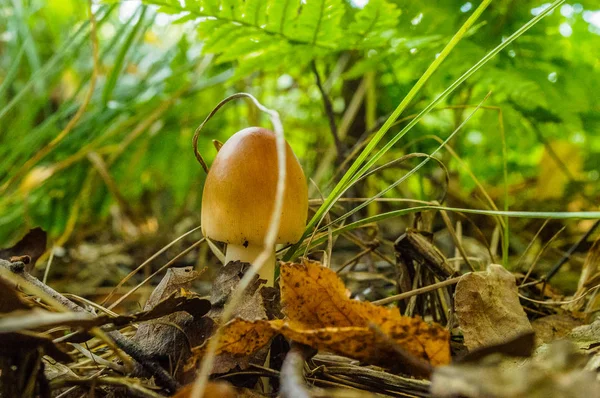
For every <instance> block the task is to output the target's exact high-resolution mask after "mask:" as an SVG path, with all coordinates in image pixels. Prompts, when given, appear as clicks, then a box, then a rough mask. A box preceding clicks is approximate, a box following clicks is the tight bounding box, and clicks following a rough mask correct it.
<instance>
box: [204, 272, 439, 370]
mask: <svg viewBox="0 0 600 398" xmlns="http://www.w3.org/2000/svg"><path fill="white" fill-rule="evenodd" d="M280 283H281V288H282V299H283V304H284V313H285V314H286V315H287V319H284V320H271V321H267V320H244V319H239V318H238V319H233V320H232V321H230V322H229V323H228V324H227V325H225V326H224V328H223V334H222V336H221V339H220V343H219V348H218V350H217V354H218V355H223V354H227V355H232V356H234V357H247V356H249V355H251V354H253V353H254V352H256V351H257V350H258V349H260V348H262V347H264V346H266V345H267V344H268V343H269V341H270V340H271V339H272V338H273V337H274V336H275V335H276V334H278V333H281V334H283V335H284V336H285V337H287V338H289V339H292V340H294V341H297V342H299V343H303V344H306V345H309V346H311V347H313V348H317V349H320V350H326V351H331V352H334V353H337V354H341V355H345V356H348V357H351V358H355V359H359V360H361V361H364V362H369V363H373V364H378V365H382V366H387V367H392V368H393V367H396V366H397V365H398V364H399V363H404V365H407V363H406V362H410V364H411V365H414V367H415V369H410V366H405V367H404V368H403V370H405V371H411V370H412V371H414V372H415V374H419V375H422V374H423V373H424V372H423V371H422V369H423V368H427V367H428V366H429V365H428V363H430V364H431V365H442V364H447V363H449V362H450V347H449V333H448V332H447V331H446V330H445V329H443V328H442V327H441V326H439V325H430V324H427V323H425V322H423V321H422V320H421V319H420V318H410V317H404V316H401V315H400V314H399V312H398V310H397V309H396V308H384V307H380V306H375V305H373V304H371V303H365V302H359V301H356V300H352V299H350V298H349V294H348V292H347V291H346V289H345V287H344V285H343V283H342V281H341V280H340V279H339V278H338V276H337V274H336V273H335V272H333V271H331V270H330V269H327V268H324V267H322V266H321V265H320V264H318V263H316V262H305V263H303V264H292V263H286V264H282V266H281V280H280ZM204 349H205V346H202V347H197V348H196V349H195V350H194V356H193V357H194V358H195V359H198V358H200V357H201V356H202V355H203V353H204ZM409 357H411V358H409ZM425 361H427V362H425ZM417 368H418V369H417Z"/></svg>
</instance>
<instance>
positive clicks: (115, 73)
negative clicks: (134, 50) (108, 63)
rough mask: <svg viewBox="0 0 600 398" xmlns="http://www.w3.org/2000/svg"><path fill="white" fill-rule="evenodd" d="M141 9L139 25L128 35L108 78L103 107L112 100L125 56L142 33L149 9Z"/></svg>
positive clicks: (143, 7) (132, 17) (134, 15)
mask: <svg viewBox="0 0 600 398" xmlns="http://www.w3.org/2000/svg"><path fill="white" fill-rule="evenodd" d="M140 8H141V14H140V16H139V19H138V21H137V23H136V24H135V25H134V26H133V29H131V31H130V32H129V35H127V38H126V39H125V42H124V43H123V46H122V47H121V48H120V49H119V53H118V54H117V58H116V59H115V65H114V66H113V69H112V71H111V73H110V75H109V76H108V79H107V80H106V84H105V85H104V90H103V91H102V105H103V106H106V104H107V103H108V101H109V100H110V98H111V96H112V93H113V91H114V89H115V87H116V85H117V80H119V75H120V74H121V70H122V69H123V63H124V61H125V56H126V55H127V52H128V51H129V49H130V48H131V44H132V43H133V40H134V39H135V37H136V36H137V34H138V32H139V31H140V27H141V26H142V25H143V23H144V17H145V16H146V10H147V7H146V6H141V7H140ZM138 10H139V9H138ZM137 15H138V12H137V11H136V12H135V13H134V14H133V15H132V16H131V18H129V21H127V23H126V25H129V24H130V23H131V22H132V21H133V19H134V18H135V17H136V16H137Z"/></svg>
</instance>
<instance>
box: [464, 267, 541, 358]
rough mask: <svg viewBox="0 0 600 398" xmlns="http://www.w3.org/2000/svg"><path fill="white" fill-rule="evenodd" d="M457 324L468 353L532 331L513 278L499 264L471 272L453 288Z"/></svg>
mask: <svg viewBox="0 0 600 398" xmlns="http://www.w3.org/2000/svg"><path fill="white" fill-rule="evenodd" d="M455 308H456V316H457V318H458V324H459V326H460V329H461V330H462V332H463V335H464V339H465V345H466V347H467V348H468V349H469V350H474V349H477V348H481V347H485V346H489V345H495V344H499V343H502V342H505V341H507V340H510V339H511V338H513V337H516V336H518V335H520V334H524V333H529V332H531V331H532V328H531V325H530V323H529V320H528V319H527V315H526V314H525V311H524V310H523V307H521V304H520V303H519V296H518V294H517V285H516V282H515V277H514V276H513V275H512V274H511V273H510V272H508V271H507V270H505V269H504V268H503V267H502V266H501V265H497V264H490V265H489V266H488V269H487V271H481V272H473V273H470V274H467V275H465V276H463V277H462V278H461V280H460V281H459V282H458V284H457V285H456V293H455Z"/></svg>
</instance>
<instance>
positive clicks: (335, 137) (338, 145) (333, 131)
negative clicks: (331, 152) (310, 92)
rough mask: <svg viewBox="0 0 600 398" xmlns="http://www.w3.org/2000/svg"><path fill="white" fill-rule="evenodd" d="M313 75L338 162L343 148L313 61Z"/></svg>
mask: <svg viewBox="0 0 600 398" xmlns="http://www.w3.org/2000/svg"><path fill="white" fill-rule="evenodd" d="M310 65H311V67H312V70H313V73H314V74H315V80H316V82H317V87H318V88H319V91H320V92H321V95H322V96H323V105H324V106H325V113H326V114H327V119H328V120H329V128H330V129H331V134H332V135H333V140H334V142H335V149H336V151H337V157H338V160H341V159H342V155H343V148H342V141H341V140H340V137H339V135H338V131H337V126H336V125H335V115H334V112H333V106H332V105H331V100H330V99H329V97H328V96H327V93H326V92H325V89H324V88H323V84H322V83H321V76H319V71H318V70H317V64H316V62H315V61H314V60H312V62H311V63H310Z"/></svg>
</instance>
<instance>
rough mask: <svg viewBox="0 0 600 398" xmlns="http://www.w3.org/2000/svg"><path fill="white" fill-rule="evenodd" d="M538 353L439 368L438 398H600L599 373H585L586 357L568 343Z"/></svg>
mask: <svg viewBox="0 0 600 398" xmlns="http://www.w3.org/2000/svg"><path fill="white" fill-rule="evenodd" d="M543 348H544V349H543V350H541V349H540V350H538V353H537V354H536V356H535V357H534V358H532V359H528V360H524V361H523V360H518V361H515V360H514V359H512V358H509V359H504V360H502V361H499V360H495V361H493V360H489V359H483V360H481V361H479V362H476V363H472V362H470V363H459V364H452V365H450V366H442V367H439V368H436V369H435V371H434V374H433V377H432V380H431V393H432V395H433V396H435V397H458V396H460V397H469V398H480V397H497V398H520V397H531V398H545V397H553V398H590V397H595V396H598V391H600V382H598V381H597V380H596V372H592V371H586V370H584V369H583V365H584V364H585V357H584V356H583V355H580V354H577V353H576V351H575V350H576V349H575V347H574V346H573V345H572V344H571V343H569V342H567V341H557V342H554V343H551V344H549V345H547V346H543Z"/></svg>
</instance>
